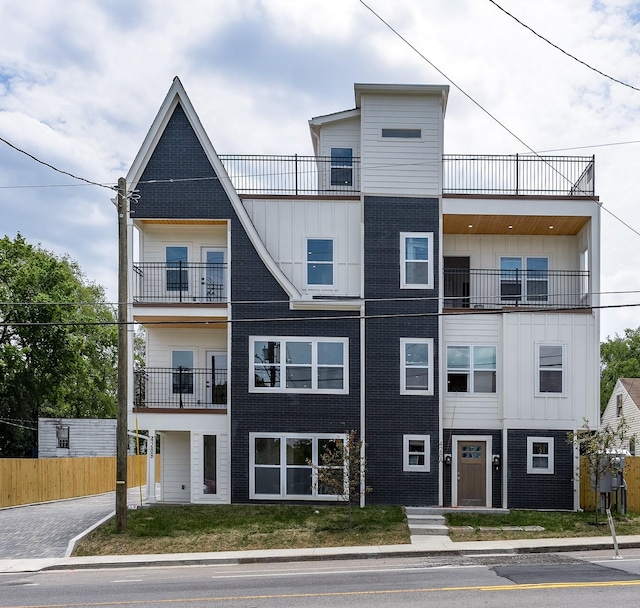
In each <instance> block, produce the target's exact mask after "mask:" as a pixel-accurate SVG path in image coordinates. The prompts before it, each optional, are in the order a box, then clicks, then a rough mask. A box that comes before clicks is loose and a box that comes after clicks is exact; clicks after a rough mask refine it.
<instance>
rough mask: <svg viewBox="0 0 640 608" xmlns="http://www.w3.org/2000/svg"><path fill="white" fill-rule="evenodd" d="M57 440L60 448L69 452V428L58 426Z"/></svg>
mask: <svg viewBox="0 0 640 608" xmlns="http://www.w3.org/2000/svg"><path fill="white" fill-rule="evenodd" d="M56 438H57V440H58V448H60V449H64V450H68V449H69V427H68V426H58V427H56Z"/></svg>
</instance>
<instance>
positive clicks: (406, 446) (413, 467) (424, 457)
mask: <svg viewBox="0 0 640 608" xmlns="http://www.w3.org/2000/svg"><path fill="white" fill-rule="evenodd" d="M402 442H403V449H402V470H403V471H421V472H423V473H428V472H429V471H430V470H431V458H430V452H429V448H430V443H431V438H430V436H429V435H403V437H402Z"/></svg>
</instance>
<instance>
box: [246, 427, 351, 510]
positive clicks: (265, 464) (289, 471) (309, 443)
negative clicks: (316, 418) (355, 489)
mask: <svg viewBox="0 0 640 608" xmlns="http://www.w3.org/2000/svg"><path fill="white" fill-rule="evenodd" d="M344 440H345V437H344V436H343V435H337V436H336V435H328V434H317V435H312V434H296V435H285V434H276V435H271V434H269V435H267V434H255V433H251V434H250V435H249V442H250V462H251V469H252V470H251V479H250V482H249V484H250V488H249V494H250V498H270V499H274V498H289V499H291V498H294V499H302V500H305V499H314V500H318V499H320V500H322V499H325V500H335V499H336V496H335V495H332V494H328V493H327V491H326V490H325V489H323V488H322V487H321V486H319V485H318V476H317V472H316V470H317V467H318V466H320V465H321V464H322V455H323V454H324V453H325V451H326V450H335V449H336V444H339V443H342V442H343V441H344Z"/></svg>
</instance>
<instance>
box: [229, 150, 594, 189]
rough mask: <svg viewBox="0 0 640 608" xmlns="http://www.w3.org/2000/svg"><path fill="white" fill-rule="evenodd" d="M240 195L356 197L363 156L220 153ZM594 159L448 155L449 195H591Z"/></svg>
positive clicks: (446, 186)
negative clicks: (350, 195)
mask: <svg viewBox="0 0 640 608" xmlns="http://www.w3.org/2000/svg"><path fill="white" fill-rule="evenodd" d="M220 160H221V161H222V163H223V164H224V166H225V168H226V170H227V173H228V174H229V177H230V179H231V182H232V183H233V185H234V187H235V188H236V190H237V191H238V193H240V194H272V195H280V194H281V195H322V194H334V195H335V194H346V195H349V194H352V195H355V194H358V193H359V192H360V183H361V182H360V158H357V157H347V158H345V157H341V158H338V159H336V158H331V157H328V156H298V155H293V156H260V155H221V156H220ZM594 163H595V159H594V157H593V156H536V155H533V154H515V155H508V156H493V155H492V156H489V155H463V154H445V155H444V156H443V157H442V170H443V192H444V193H445V194H478V195H510V196H514V195H515V196H518V195H537V196H544V195H546V196H593V195H594V192H595V189H594Z"/></svg>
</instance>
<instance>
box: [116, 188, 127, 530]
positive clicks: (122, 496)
mask: <svg viewBox="0 0 640 608" xmlns="http://www.w3.org/2000/svg"><path fill="white" fill-rule="evenodd" d="M127 205H128V201H127V180H126V179H125V178H124V177H121V178H120V179H119V180H118V199H117V208H118V420H117V425H116V531H117V532H124V531H125V530H126V529H127V439H128V437H127V388H128V386H127V384H128V383H127V380H128V367H129V345H128V325H127V321H128V319H127V300H128V297H129V294H128V293H127V291H128V290H127V274H128V273H127V264H128V260H127Z"/></svg>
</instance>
